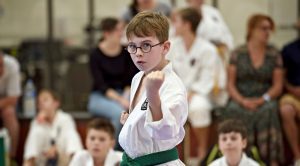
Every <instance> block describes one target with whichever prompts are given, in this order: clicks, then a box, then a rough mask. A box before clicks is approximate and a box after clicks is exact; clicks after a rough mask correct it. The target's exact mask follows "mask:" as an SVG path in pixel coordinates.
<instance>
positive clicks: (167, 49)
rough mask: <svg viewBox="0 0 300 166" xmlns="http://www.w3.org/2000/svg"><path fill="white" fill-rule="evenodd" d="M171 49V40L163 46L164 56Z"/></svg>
mask: <svg viewBox="0 0 300 166" xmlns="http://www.w3.org/2000/svg"><path fill="white" fill-rule="evenodd" d="M170 47H171V42H170V41H169V40H167V41H165V42H164V44H163V55H166V54H167V53H168V52H169V50H170Z"/></svg>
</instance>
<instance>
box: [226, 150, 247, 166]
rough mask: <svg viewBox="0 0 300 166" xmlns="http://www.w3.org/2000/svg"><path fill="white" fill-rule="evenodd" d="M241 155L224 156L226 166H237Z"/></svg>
mask: <svg viewBox="0 0 300 166" xmlns="http://www.w3.org/2000/svg"><path fill="white" fill-rule="evenodd" d="M242 157H243V153H241V154H240V155H234V156H226V157H225V159H226V163H227V165H228V166H238V165H239V164H240V162H241V160H242Z"/></svg>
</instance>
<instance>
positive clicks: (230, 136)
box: [218, 119, 247, 157]
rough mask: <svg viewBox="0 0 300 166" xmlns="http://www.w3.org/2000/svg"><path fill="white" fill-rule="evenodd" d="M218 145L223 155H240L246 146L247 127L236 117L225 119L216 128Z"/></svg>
mask: <svg viewBox="0 0 300 166" xmlns="http://www.w3.org/2000/svg"><path fill="white" fill-rule="evenodd" d="M218 136H219V147H220V150H221V152H222V154H223V155H224V156H225V157H232V156H236V155H240V156H241V154H242V153H243V150H244V149H245V148H246V146H247V129H246V127H245V125H244V124H243V123H242V122H241V121H240V120H237V119H230V120H225V121H224V122H222V123H221V124H220V125H219V128H218Z"/></svg>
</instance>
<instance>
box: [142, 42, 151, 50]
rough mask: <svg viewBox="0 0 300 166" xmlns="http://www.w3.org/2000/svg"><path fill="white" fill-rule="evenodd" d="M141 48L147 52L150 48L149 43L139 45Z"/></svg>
mask: <svg viewBox="0 0 300 166" xmlns="http://www.w3.org/2000/svg"><path fill="white" fill-rule="evenodd" d="M141 47H142V49H143V50H148V49H149V48H150V47H151V44H149V43H143V44H142V45H141Z"/></svg>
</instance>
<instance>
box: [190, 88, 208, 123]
mask: <svg viewBox="0 0 300 166" xmlns="http://www.w3.org/2000/svg"><path fill="white" fill-rule="evenodd" d="M211 110H212V105H211V102H210V101H209V99H208V98H207V97H204V96H202V95H198V94H195V95H194V96H193V97H192V99H191V101H190V103H189V122H191V125H192V126H193V127H207V126H209V125H210V124H211Z"/></svg>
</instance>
